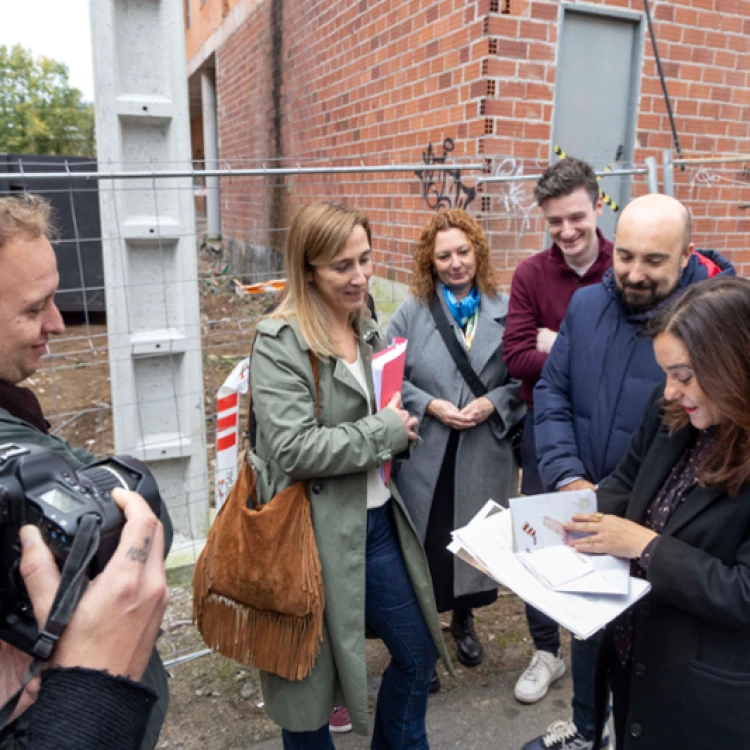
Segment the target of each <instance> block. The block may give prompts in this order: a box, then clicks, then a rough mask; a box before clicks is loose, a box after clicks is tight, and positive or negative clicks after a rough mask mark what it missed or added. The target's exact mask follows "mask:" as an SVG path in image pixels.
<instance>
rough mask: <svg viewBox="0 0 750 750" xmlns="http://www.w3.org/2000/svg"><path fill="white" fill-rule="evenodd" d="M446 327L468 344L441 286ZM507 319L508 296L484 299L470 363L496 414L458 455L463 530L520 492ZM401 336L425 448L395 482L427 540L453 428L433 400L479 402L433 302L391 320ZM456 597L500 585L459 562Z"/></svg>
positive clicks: (518, 413)
mask: <svg viewBox="0 0 750 750" xmlns="http://www.w3.org/2000/svg"><path fill="white" fill-rule="evenodd" d="M438 297H439V299H440V302H441V303H442V305H443V308H444V311H445V314H446V317H447V318H448V322H449V323H450V324H451V326H452V328H453V331H454V332H455V334H456V336H457V337H458V338H459V340H460V341H461V345H462V346H463V334H462V332H461V329H460V328H459V326H458V324H457V323H456V321H455V319H454V318H453V316H452V315H451V313H450V311H449V310H448V308H447V305H446V304H445V300H444V299H443V295H442V291H441V290H440V289H438ZM507 314H508V297H507V295H505V294H497V295H495V296H487V295H482V297H481V300H480V304H479V319H478V321H477V328H476V331H475V334H474V342H473V344H472V347H471V350H470V351H469V361H470V362H471V366H472V367H473V369H474V371H475V372H476V373H477V375H478V376H479V378H480V380H481V381H482V383H484V385H485V386H486V387H487V391H488V393H487V398H489V400H490V401H492V403H493V404H494V405H495V410H496V415H497V417H498V418H496V417H495V415H493V416H491V417H490V418H489V419H487V420H485V421H484V422H482V423H481V424H478V425H477V426H476V427H473V428H472V429H470V430H463V431H461V433H460V438H459V444H458V452H457V454H456V472H455V482H456V485H455V490H454V497H455V503H454V509H455V512H454V518H453V528H454V529H456V528H459V527H461V526H465V525H466V524H467V523H468V522H469V521H470V520H471V519H472V518H473V517H474V515H475V514H476V513H477V512H478V511H479V510H480V509H481V507H482V506H483V505H484V504H485V503H486V502H487V500H489V499H490V498H492V499H493V500H495V502H497V503H500V504H501V505H504V506H507V504H508V499H509V498H510V497H514V496H515V495H516V494H517V490H518V466H517V464H516V461H515V459H514V457H513V449H512V447H511V445H510V441H509V440H508V439H507V438H508V432H509V431H510V430H511V429H512V428H513V427H514V426H515V425H516V424H517V423H518V422H519V421H520V420H521V419H523V417H524V415H525V413H526V406H525V404H524V402H523V399H522V398H521V383H520V381H518V380H514V379H512V378H511V377H510V376H509V374H508V370H507V368H506V367H505V364H504V363H503V348H502V344H503V331H504V329H505V318H506V316H507ZM395 337H402V338H405V339H406V340H407V341H408V345H407V349H406V371H405V375H404V387H403V393H402V401H403V405H404V408H405V409H407V410H408V411H409V413H410V414H412V415H413V416H415V417H418V418H419V420H420V422H419V428H418V429H419V435H420V437H421V438H422V444H421V445H419V446H418V447H415V448H414V449H413V450H412V453H411V457H410V459H409V460H408V461H407V462H404V463H399V464H398V467H397V471H396V480H395V481H396V485H397V486H398V489H399V492H400V493H401V496H402V497H403V498H404V501H405V502H406V506H407V508H408V509H409V513H410V515H411V517H412V520H413V521H414V525H415V526H416V528H417V532H418V533H419V537H420V539H421V540H422V541H423V542H424V539H425V535H426V533H427V522H428V520H429V517H430V508H431V507H432V498H433V496H434V494H435V486H436V484H437V480H438V476H439V475H440V468H441V466H442V463H443V457H444V455H445V449H446V447H447V445H448V438H449V436H450V432H451V430H450V428H449V427H446V426H445V425H444V424H443V423H442V422H440V421H439V420H438V419H436V418H434V417H431V416H429V415H428V414H427V413H426V409H427V405H428V404H429V402H430V401H431V400H432V399H443V400H445V401H450V402H451V403H452V404H454V405H455V406H457V407H458V408H463V407H464V406H466V405H467V404H468V403H470V402H471V401H473V400H474V398H475V396H474V394H473V393H472V391H471V389H470V388H469V386H468V385H467V384H466V381H465V380H464V378H463V377H462V375H461V373H460V372H459V370H458V368H457V367H456V365H455V364H454V362H453V358H452V357H451V355H450V352H449V351H448V348H447V347H446V345H445V343H444V341H443V339H442V337H441V335H440V332H439V331H438V329H437V326H436V325H435V321H434V319H433V317H432V313H431V312H430V309H429V305H427V304H425V303H424V302H422V301H421V300H419V299H417V298H416V297H408V298H407V299H406V301H405V302H404V303H403V304H402V305H401V307H399V309H398V310H397V311H396V312H395V314H394V315H393V317H392V318H391V321H390V324H389V325H388V340H389V341H392V340H393V339H394V338H395ZM453 581H454V584H453V586H454V591H453V593H454V596H463V595H465V594H474V593H478V592H480V591H489V590H491V589H493V588H497V583H496V582H495V581H493V580H492V579H490V578H488V577H487V576H485V575H484V574H483V573H480V572H479V571H478V570H476V569H475V568H473V567H471V566H470V565H467V564H466V563H464V562H462V561H461V560H459V559H458V558H456V559H455V560H454V578H453Z"/></svg>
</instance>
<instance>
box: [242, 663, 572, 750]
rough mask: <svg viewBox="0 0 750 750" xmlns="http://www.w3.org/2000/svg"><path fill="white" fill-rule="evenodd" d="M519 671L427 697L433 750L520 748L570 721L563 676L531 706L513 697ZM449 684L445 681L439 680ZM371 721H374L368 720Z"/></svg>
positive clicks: (348, 746) (276, 743)
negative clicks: (557, 723)
mask: <svg viewBox="0 0 750 750" xmlns="http://www.w3.org/2000/svg"><path fill="white" fill-rule="evenodd" d="M517 679H518V673H517V672H515V671H514V672H505V673H500V674H494V675H491V676H489V677H488V680H487V685H486V686H467V687H457V688H455V689H453V690H446V689H443V690H441V691H440V692H439V693H437V694H435V695H433V696H430V704H429V707H428V709H427V735H428V738H429V741H430V748H431V750H449V748H450V750H453V749H454V748H461V750H520V748H521V746H522V745H523V743H524V742H528V741H529V740H530V739H533V738H534V737H536V736H537V735H539V734H542V733H543V732H544V731H545V730H546V729H547V727H548V726H549V725H550V724H551V723H552V722H553V721H557V720H558V719H570V716H571V708H570V699H571V682H570V675H569V674H566V675H565V676H564V677H563V678H562V679H560V680H558V681H557V682H555V683H554V684H553V685H552V687H551V688H550V690H549V693H547V696H546V697H545V698H544V699H543V700H542V701H540V702H539V703H536V704H534V705H532V706H525V705H523V704H521V703H519V702H518V701H517V700H516V699H515V698H514V697H513V687H514V685H515V681H516V680H517ZM443 682H444V683H446V682H449V678H446V679H444V680H443ZM371 721H372V717H371ZM333 739H334V744H335V745H336V750H367V748H369V747H370V741H369V738H367V737H360V736H359V735H356V734H354V733H353V732H349V733H347V734H339V735H333ZM281 747H282V745H281V739H275V740H269V741H267V742H262V743H260V744H255V745H251V746H250V747H249V748H247V750H280V749H281Z"/></svg>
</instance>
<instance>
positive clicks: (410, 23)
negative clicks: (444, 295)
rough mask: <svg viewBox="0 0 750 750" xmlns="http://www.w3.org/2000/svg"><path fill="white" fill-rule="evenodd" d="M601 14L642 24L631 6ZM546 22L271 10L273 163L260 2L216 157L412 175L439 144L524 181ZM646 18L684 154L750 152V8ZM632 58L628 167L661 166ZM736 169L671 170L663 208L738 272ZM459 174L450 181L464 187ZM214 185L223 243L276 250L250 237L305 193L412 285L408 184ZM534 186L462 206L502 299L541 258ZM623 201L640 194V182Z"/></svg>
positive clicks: (748, 192) (543, 117) (650, 81)
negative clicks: (632, 144)
mask: <svg viewBox="0 0 750 750" xmlns="http://www.w3.org/2000/svg"><path fill="white" fill-rule="evenodd" d="M219 1H220V0H209V2H219ZM598 4H600V5H608V6H617V7H625V8H631V9H632V10H635V11H639V12H640V11H642V10H643V3H642V0H630V1H628V0H619V1H618V0H600V2H599V3H598ZM504 11H508V12H504ZM558 11H559V4H558V3H557V2H549V1H544V0H475V1H473V2H471V1H470V2H466V0H436V1H435V2H425V0H360V2H352V0H328V1H326V2H323V1H322V0H285V1H284V21H283V48H282V49H283V53H282V59H281V69H282V74H283V75H282V81H283V85H282V87H281V90H280V96H281V98H280V112H281V121H280V131H281V140H280V149H277V148H276V146H275V142H274V137H273V114H274V112H275V111H276V110H275V109H274V103H273V96H272V92H273V86H272V80H271V70H272V66H271V62H270V51H271V49H272V44H271V36H270V23H269V18H270V12H269V2H268V0H266V2H260V3H259V4H258V5H257V7H256V9H255V12H254V15H253V16H252V17H251V18H250V19H248V20H247V21H246V22H245V23H244V25H243V26H242V27H241V28H240V29H239V30H238V31H237V32H235V33H234V34H233V35H232V36H231V37H230V38H229V39H228V41H227V42H226V43H225V44H224V45H223V46H222V47H220V48H219V50H218V52H217V58H216V59H217V86H218V98H219V120H220V153H221V157H222V159H226V160H228V161H229V163H231V164H232V166H234V165H239V163H240V161H241V160H249V159H255V160H264V159H265V160H266V162H267V163H269V164H270V163H271V162H270V158H272V157H273V156H274V155H277V156H279V157H281V159H282V162H283V164H284V165H287V166H291V165H294V164H295V163H298V162H299V163H300V164H301V165H302V166H305V165H307V164H310V163H321V162H324V161H325V162H328V161H330V162H331V163H332V164H334V165H339V164H359V163H360V162H363V163H365V164H383V163H388V162H395V163H408V162H419V161H420V160H421V158H422V152H423V151H424V150H425V148H426V147H427V145H428V143H431V144H432V146H433V149H435V150H436V151H437V153H438V154H439V153H441V152H442V147H441V144H442V143H443V141H444V139H445V138H452V139H453V140H454V142H455V149H454V151H453V155H454V156H455V157H458V158H459V159H460V160H464V162H466V161H473V162H480V163H481V162H483V161H484V160H487V166H488V168H489V169H492V170H494V169H496V168H497V167H498V165H499V164H500V163H501V162H502V161H503V160H504V159H505V158H506V157H512V158H513V159H514V160H515V163H514V164H513V165H511V163H510V162H507V163H506V168H507V169H511V168H512V169H515V170H516V174H518V172H519V171H520V170H521V169H522V170H523V173H524V174H534V173H537V172H538V171H539V170H540V169H542V168H543V167H544V166H545V165H546V163H547V159H548V154H549V149H550V136H551V124H552V103H553V96H554V82H555V59H556V47H557V18H558ZM652 11H653V15H654V21H655V30H656V35H657V39H658V41H659V48H660V53H661V57H662V60H663V63H664V70H665V73H666V76H667V81H668V86H669V92H670V96H671V99H672V104H673V108H674V111H675V114H676V121H677V128H678V131H679V133H680V140H681V143H682V146H683V151H684V154H685V156H686V157H689V158H697V157H707V156H723V155H737V154H741V153H743V152H747V151H748V146H750V143H748V136H749V133H748V126H749V124H750V88H749V87H748V73H747V71H748V70H750V42H749V41H748V40H749V39H750V36H749V35H748V32H750V2H748V1H747V0H676V1H671V2H652ZM644 45H645V46H644V51H643V58H644V64H643V71H642V82H641V102H640V111H639V115H638V120H637V132H636V142H637V144H638V148H637V151H636V154H635V161H636V164H638V165H643V162H644V159H645V158H646V157H647V156H655V157H657V160H658V162H659V163H661V149H663V148H668V147H669V146H670V145H671V134H670V126H669V122H668V118H667V115H666V108H665V104H664V100H663V97H662V93H661V84H660V82H659V78H658V75H657V74H656V69H655V63H654V59H653V55H652V48H651V44H650V40H649V38H648V34H646V39H645V43H644ZM246 163H247V162H246ZM743 166H744V165H743V164H737V165H734V166H732V165H725V166H711V167H710V168H703V169H702V170H701V169H700V168H699V167H696V166H691V167H690V168H688V169H687V170H686V171H685V172H684V173H683V172H679V171H678V172H677V176H676V177H677V197H679V198H681V199H683V200H685V201H687V202H689V204H690V205H691V207H692V209H693V211H694V214H695V217H696V221H695V230H696V240H697V241H698V243H699V244H701V245H703V246H711V247H716V248H718V249H720V250H722V251H727V254H728V255H729V256H730V257H731V258H732V259H733V260H734V261H735V262H737V263H738V264H740V265H741V270H745V269H744V265H742V264H747V265H748V270H750V251H745V250H743V249H742V248H744V244H745V239H746V236H747V235H746V232H747V230H748V229H750V210H748V211H745V210H744V209H741V208H739V205H741V204H742V203H745V202H747V203H750V184H749V186H748V187H745V186H744V185H745V184H748V183H747V181H744V182H743V179H742V176H743V172H742V169H743ZM472 174H473V175H474V176H476V175H477V174H478V173H476V172H474V173H468V172H464V173H463V179H464V181H465V183H466V184H468V185H472V184H473V181H472ZM224 182H225V190H224V192H223V199H222V204H223V225H224V233H225V234H228V235H232V234H233V235H234V236H241V235H242V236H244V237H246V238H248V237H253V238H255V239H253V240H252V241H255V242H259V243H261V244H262V243H266V242H267V243H268V244H274V245H276V246H278V247H280V246H281V240H282V239H283V232H277V233H275V234H273V235H271V236H269V234H268V233H265V234H264V230H265V227H266V226H267V219H268V212H269V204H270V205H271V206H272V209H273V210H274V211H276V214H275V216H276V217H277V218H276V220H275V221H276V223H277V224H278V226H282V227H283V226H284V225H285V224H286V223H287V222H288V219H289V217H290V215H291V213H292V212H293V211H294V209H295V208H296V207H297V206H298V205H299V204H300V203H302V202H304V201H305V200H309V199H310V198H311V197H314V196H316V195H331V196H340V197H345V198H347V199H348V200H349V201H351V202H353V203H357V204H359V205H360V206H362V207H363V208H365V209H366V210H367V211H368V213H369V214H370V217H371V219H372V221H373V223H374V226H375V230H376V242H375V248H376V250H377V256H376V258H377V262H378V265H379V268H378V272H379V273H380V275H383V276H388V277H391V278H396V279H397V280H399V281H406V280H407V279H408V269H409V267H410V262H411V258H410V248H411V245H412V243H413V241H414V239H415V237H416V235H417V233H418V229H419V227H420V226H421V224H422V223H423V222H424V221H425V219H426V218H427V216H428V215H429V213H430V209H429V208H428V207H427V206H426V204H425V201H424V199H423V196H422V192H421V191H422V186H421V184H420V182H419V180H418V179H417V178H416V177H415V176H414V175H413V174H406V173H402V174H398V175H395V176H388V175H385V176H378V177H366V178H363V177H351V178H347V177H341V176H338V177H316V178H314V177H302V178H289V179H286V180H285V181H284V182H283V184H276V185H274V186H273V187H271V186H270V182H269V180H268V179H266V180H259V179H255V180H252V179H245V180H243V179H241V178H232V180H231V181H230V180H225V181H224ZM230 182H231V184H229V183H230ZM449 183H450V181H449ZM531 187H532V185H531V183H520V182H519V183H516V186H515V188H514V193H513V195H511V196H510V198H509V195H508V191H507V189H503V190H500V189H498V188H492V189H488V191H487V192H485V193H484V194H482V193H479V194H478V195H477V197H476V198H475V199H474V201H473V202H472V203H471V205H470V210H471V211H473V212H477V214H478V215H479V216H481V217H483V220H484V221H485V223H486V226H487V228H488V230H490V231H491V233H492V246H493V251H494V254H495V262H496V264H497V266H498V267H499V268H500V270H501V273H502V278H503V282H504V283H506V284H507V283H508V282H509V280H510V276H511V275H512V270H513V268H514V267H515V265H516V264H517V262H518V260H519V259H521V258H522V257H524V256H525V255H526V254H528V253H529V252H531V251H533V250H536V249H538V248H539V247H540V246H541V243H542V242H543V231H542V227H541V221H540V219H539V212H538V209H536V208H534V207H533V204H532V203H531V201H530V191H531ZM633 191H634V194H639V193H640V192H643V191H645V179H644V178H635V180H634V188H633ZM483 197H484V198H485V200H482V198H483ZM483 209H484V210H483ZM746 214H747V216H746Z"/></svg>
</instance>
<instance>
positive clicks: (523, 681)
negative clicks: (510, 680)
mask: <svg viewBox="0 0 750 750" xmlns="http://www.w3.org/2000/svg"><path fill="white" fill-rule="evenodd" d="M564 674H565V662H564V661H563V660H562V659H561V658H560V652H559V651H558V653H557V655H555V654H551V653H550V652H549V651H537V652H536V653H535V654H534V656H533V657H532V659H531V663H530V664H529V666H528V667H526V670H525V671H524V673H523V674H522V675H521V676H520V677H519V678H518V682H517V683H516V689H515V690H514V691H513V694H514V695H515V696H516V700H518V701H520V702H521V703H536V702H537V701H540V700H542V698H544V696H545V695H547V691H548V690H549V686H550V685H551V684H552V683H553V682H554V681H555V680H559V679H560V678H561V677H562V676H563V675H564Z"/></svg>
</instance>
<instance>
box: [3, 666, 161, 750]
mask: <svg viewBox="0 0 750 750" xmlns="http://www.w3.org/2000/svg"><path fill="white" fill-rule="evenodd" d="M155 702H156V695H155V694H154V693H153V692H152V691H151V690H149V689H148V688H146V687H144V686H143V685H141V684H140V683H137V682H132V681H130V680H128V679H125V678H123V677H113V676H112V675H109V674H107V673H106V672H99V671H95V670H91V669H79V668H74V669H50V670H47V671H45V672H42V687H41V689H40V691H39V697H38V699H37V701H36V703H35V704H34V705H33V706H31V708H29V709H28V710H27V711H26V712H25V713H24V714H22V716H21V718H20V720H19V722H18V724H19V725H21V726H23V727H24V730H25V731H24V733H25V734H26V741H25V742H21V746H22V747H24V748H26V749H27V750H102V749H103V748H106V750H137V749H138V747H139V746H140V744H141V741H142V739H143V735H144V732H145V729H146V724H147V723H148V719H149V715H150V713H151V708H152V706H153V705H154V703H155ZM11 737H12V735H11ZM8 746H9V747H14V744H13V742H12V739H11V742H10V744H9V745H8ZM3 747H6V745H5V743H3Z"/></svg>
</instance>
